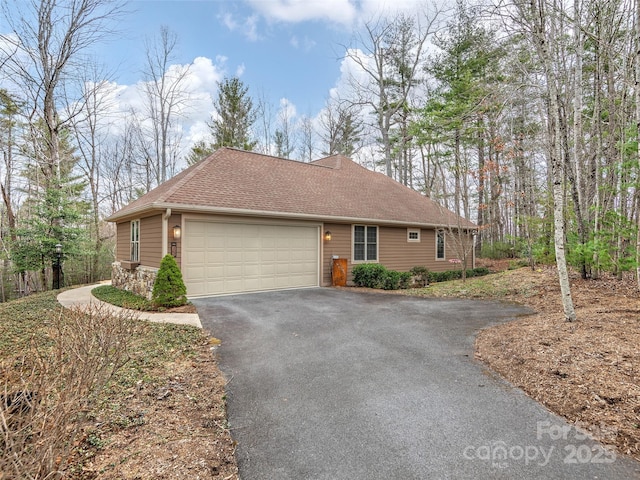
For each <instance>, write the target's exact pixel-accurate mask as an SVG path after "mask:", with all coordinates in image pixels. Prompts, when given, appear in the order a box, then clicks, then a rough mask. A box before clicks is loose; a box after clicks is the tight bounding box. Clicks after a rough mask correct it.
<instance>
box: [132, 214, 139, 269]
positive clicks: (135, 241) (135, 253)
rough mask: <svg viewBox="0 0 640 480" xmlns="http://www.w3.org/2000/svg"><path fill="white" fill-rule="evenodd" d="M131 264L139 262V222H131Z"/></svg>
mask: <svg viewBox="0 0 640 480" xmlns="http://www.w3.org/2000/svg"><path fill="white" fill-rule="evenodd" d="M130 260H131V261H132V262H139V261H140V220H133V221H132V222H131V258H130Z"/></svg>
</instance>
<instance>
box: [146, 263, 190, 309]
mask: <svg viewBox="0 0 640 480" xmlns="http://www.w3.org/2000/svg"><path fill="white" fill-rule="evenodd" d="M151 299H152V300H153V303H155V304H156V305H157V306H159V307H166V308H170V307H180V306H182V305H186V304H187V287H186V286H185V284H184V281H183V280H182V272H180V268H179V267H178V264H177V263H176V260H175V258H173V256H172V255H169V254H167V255H165V256H164V258H163V259H162V261H161V262H160V269H159V270H158V274H157V275H156V280H155V283H154V284H153V293H152V294H151Z"/></svg>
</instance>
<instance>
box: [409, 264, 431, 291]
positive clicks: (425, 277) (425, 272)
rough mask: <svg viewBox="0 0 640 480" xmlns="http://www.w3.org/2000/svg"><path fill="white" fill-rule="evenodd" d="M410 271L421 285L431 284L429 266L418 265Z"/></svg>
mask: <svg viewBox="0 0 640 480" xmlns="http://www.w3.org/2000/svg"><path fill="white" fill-rule="evenodd" d="M409 273H411V275H413V278H414V281H415V282H416V283H417V284H418V286H420V287H426V286H427V285H429V269H428V268H427V267H422V266H416V267H413V268H412V269H411V270H409Z"/></svg>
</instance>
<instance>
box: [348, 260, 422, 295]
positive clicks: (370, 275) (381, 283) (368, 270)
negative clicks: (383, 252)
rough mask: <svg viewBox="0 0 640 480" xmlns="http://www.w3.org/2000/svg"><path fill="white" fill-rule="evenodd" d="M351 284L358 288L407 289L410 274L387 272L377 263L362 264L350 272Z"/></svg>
mask: <svg viewBox="0 0 640 480" xmlns="http://www.w3.org/2000/svg"><path fill="white" fill-rule="evenodd" d="M352 274H353V283H355V284H356V286H358V287H367V288H382V289H384V290H398V289H400V288H409V283H410V282H411V273H409V272H397V271H395V270H388V269H387V268H386V267H385V266H384V265H380V264H379V263H362V264H360V265H356V266H355V267H353V270H352Z"/></svg>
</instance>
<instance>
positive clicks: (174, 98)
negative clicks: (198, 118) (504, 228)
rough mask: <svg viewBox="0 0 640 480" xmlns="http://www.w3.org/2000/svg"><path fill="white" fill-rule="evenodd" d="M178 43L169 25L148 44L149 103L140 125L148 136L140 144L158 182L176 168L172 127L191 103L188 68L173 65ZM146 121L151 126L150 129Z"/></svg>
mask: <svg viewBox="0 0 640 480" xmlns="http://www.w3.org/2000/svg"><path fill="white" fill-rule="evenodd" d="M177 42H178V37H177V35H176V34H175V33H173V32H172V31H171V30H169V27H167V26H162V27H160V33H159V35H158V37H156V38H155V39H153V40H149V41H147V42H146V44H145V47H146V66H145V70H144V79H145V82H144V84H143V89H144V92H145V94H146V98H147V103H146V105H145V109H146V112H145V113H146V116H145V117H146V118H145V119H144V120H145V121H143V122H142V123H141V126H142V127H144V128H143V135H144V137H146V138H144V139H143V138H141V140H143V141H142V142H141V147H142V150H143V152H144V155H145V158H147V159H148V160H149V167H150V168H152V169H153V171H154V172H155V178H154V179H153V180H154V184H155V185H158V184H160V183H162V182H164V181H165V180H167V178H168V177H169V176H170V174H172V172H173V171H174V170H175V163H176V161H177V159H178V158H179V152H178V151H177V150H178V149H179V144H180V142H179V137H176V135H174V133H173V131H172V129H173V127H174V126H175V123H176V119H177V118H179V117H180V116H181V115H182V114H183V113H184V111H185V109H186V108H187V107H188V103H189V96H188V94H187V92H186V90H185V89H184V83H185V78H186V76H187V75H188V74H189V68H188V66H175V65H174V66H172V65H171V64H172V62H173V61H174V60H175V53H176V47H177ZM147 123H149V124H150V128H147V126H146V124H147ZM149 186H151V185H148V187H149Z"/></svg>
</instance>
